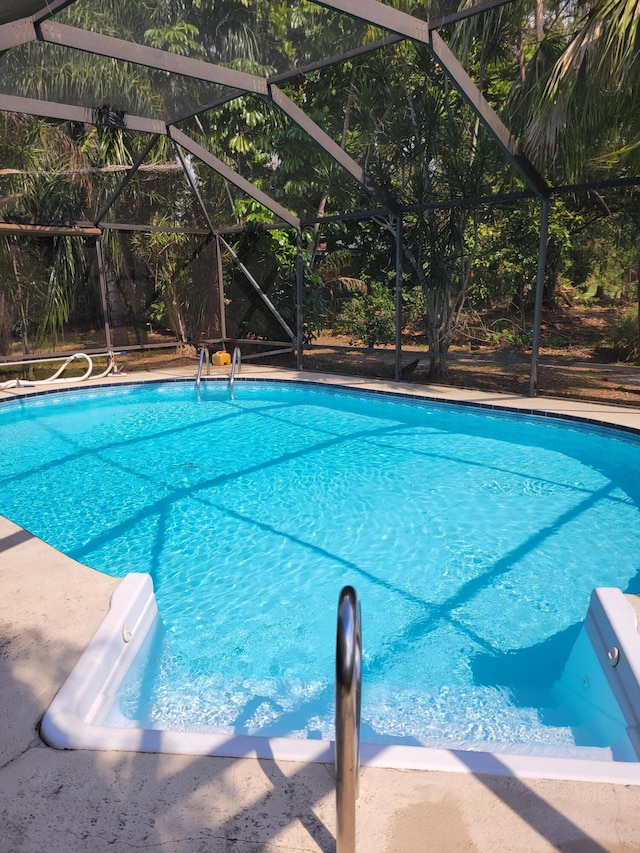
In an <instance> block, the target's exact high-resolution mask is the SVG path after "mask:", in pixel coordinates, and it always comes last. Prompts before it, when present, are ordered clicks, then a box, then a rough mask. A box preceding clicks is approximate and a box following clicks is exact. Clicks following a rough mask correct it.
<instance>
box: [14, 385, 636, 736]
mask: <svg viewBox="0 0 640 853" xmlns="http://www.w3.org/2000/svg"><path fill="white" fill-rule="evenodd" d="M0 441H1V442H2V447H3V448H11V449H10V452H6V451H5V452H4V453H3V464H2V468H1V472H0V512H2V514H4V515H6V516H8V517H9V518H11V519H12V520H14V521H16V522H17V523H18V524H20V525H22V526H23V527H25V528H27V529H28V530H30V531H32V532H33V533H35V534H36V535H38V536H40V537H42V538H43V539H45V540H46V541H48V542H50V543H51V544H52V545H54V546H55V547H57V548H59V549H60V550H62V551H64V552H66V553H67V554H70V555H71V556H72V557H74V558H76V559H78V560H80V561H81V562H83V563H86V564H88V565H90V566H93V567H94V568H96V569H99V570H101V571H104V572H107V573H109V574H112V575H116V576H123V575H125V574H126V573H128V572H131V571H137V572H140V571H142V572H149V573H150V574H151V575H152V577H153V581H154V586H155V589H156V596H157V600H158V606H159V609H160V614H161V617H162V624H161V626H159V628H158V629H157V630H156V631H155V632H154V635H153V637H150V638H149V641H148V643H147V648H146V649H145V654H146V658H145V659H144V663H143V665H141V666H139V667H134V668H133V669H132V671H131V672H130V673H129V675H128V676H127V678H126V679H125V681H124V683H123V685H122V687H121V690H120V692H119V696H118V699H117V702H116V704H115V706H114V708H113V710H112V712H111V715H110V718H109V720H107V722H108V723H111V724H120V725H133V724H134V723H135V721H138V720H147V721H151V722H152V724H153V725H156V726H158V727H162V728H174V729H189V730H193V729H198V728H201V727H214V728H216V729H217V730H221V731H234V732H249V733H260V734H269V735H281V736H287V735H288V736H298V737H319V738H320V737H324V738H331V737H332V736H333V705H332V702H333V654H334V642H335V639H334V638H335V620H336V606H337V598H338V593H339V591H340V589H341V587H342V586H344V585H345V584H352V585H353V586H355V588H356V589H357V590H358V593H359V595H360V598H361V601H362V612H363V678H364V687H363V709H362V713H363V726H362V736H363V740H365V741H374V742H375V741H384V742H389V741H395V740H396V739H397V740H398V742H403V743H423V742H429V743H434V742H435V743H438V742H446V743H447V744H449V745H450V744H452V743H461V742H465V743H469V742H470V743H472V744H473V743H482V744H486V743H489V744H491V743H498V744H499V743H509V744H512V745H513V744H516V745H524V746H527V745H544V746H547V745H548V746H550V747H554V748H559V749H562V748H567V749H570V748H571V747H572V746H573V745H574V744H575V743H576V740H575V734H574V729H576V727H577V726H578V725H579V726H580V732H581V734H580V743H581V744H582V745H585V744H586V745H593V746H596V747H597V746H601V745H602V743H601V735H600V734H598V732H596V731H595V730H594V732H593V733H592V734H591V735H590V734H588V729H589V727H588V726H585V721H584V715H583V709H576V708H573V707H572V706H571V704H566V696H565V691H563V690H562V689H561V686H562V685H561V676H562V672H563V668H564V665H565V663H566V661H567V659H568V657H569V653H570V651H571V649H572V647H573V645H574V643H575V641H576V638H577V636H578V633H579V629H580V626H581V623H582V620H583V619H584V617H585V613H586V609H587V605H588V600H589V595H590V592H591V590H592V589H593V588H594V587H595V586H618V587H620V588H622V589H623V590H625V591H628V592H638V591H640V573H639V568H640V567H639V562H640V560H639V557H638V554H640V523H639V521H640V517H639V508H640V485H639V483H640V477H639V474H640V443H639V442H638V440H637V439H636V437H634V436H631V435H624V434H615V433H613V432H606V431H603V430H595V429H587V428H585V427H582V426H577V425H576V426H572V425H569V424H568V423H566V422H559V421H555V420H552V419H537V420H534V419H532V418H526V417H518V416H510V415H506V414H504V413H499V412H493V413H491V412H486V411H485V412H479V411H476V410H472V409H465V408H456V407H452V406H444V405H438V404H433V403H424V402H417V401H412V400H401V399H399V398H385V397H382V396H367V395H360V394H356V393H353V392H343V391H337V390H331V389H321V388H318V387H309V386H295V385H289V384H277V383H262V384H261V383H257V382H242V383H239V384H238V385H237V386H236V391H235V399H233V400H232V399H230V397H229V393H228V390H227V388H226V383H224V384H223V383H205V384H204V385H203V386H202V388H201V398H200V399H199V398H198V396H197V394H196V391H195V389H194V387H193V384H192V383H189V384H182V383H173V384H166V385H161V384H158V385H156V384H154V385H147V386H132V387H125V388H120V389H117V390H115V389H114V390H106V391H105V390H100V391H90V390H85V391H82V392H72V393H64V394H55V395H50V396H46V397H41V398H37V399H32V400H29V401H25V402H22V403H10V404H6V405H2V406H0ZM585 731H586V732H587V734H586V735H585Z"/></svg>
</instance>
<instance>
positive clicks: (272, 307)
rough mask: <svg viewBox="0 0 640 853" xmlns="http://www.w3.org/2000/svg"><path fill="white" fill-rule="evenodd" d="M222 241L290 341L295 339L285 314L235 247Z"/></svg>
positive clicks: (221, 238)
mask: <svg viewBox="0 0 640 853" xmlns="http://www.w3.org/2000/svg"><path fill="white" fill-rule="evenodd" d="M220 242H221V243H224V246H225V248H226V249H227V251H229V252H230V253H231V257H232V258H233V260H234V261H235V262H236V264H237V265H238V266H239V267H240V269H241V270H242V272H243V273H244V274H245V276H246V279H247V281H248V282H249V283H250V284H251V285H252V286H253V288H254V290H255V291H256V293H257V294H258V296H259V297H260V298H261V299H262V301H263V302H264V304H265V305H266V306H267V308H268V309H269V310H270V311H271V313H272V314H273V316H274V317H275V318H276V320H277V321H278V323H280V325H281V326H282V328H283V329H284V330H285V332H286V333H287V334H288V335H289V340H290V341H295V339H296V336H295V335H294V333H293V332H292V331H291V329H290V328H289V325H288V324H287V322H286V320H285V319H284V318H283V316H282V315H281V314H280V312H279V311H278V309H277V308H276V306H275V305H274V304H273V302H272V301H271V300H270V299H269V297H268V296H267V294H266V293H265V292H264V290H263V289H262V288H261V287H260V285H259V284H258V282H257V281H256V280H255V278H254V277H253V276H252V275H251V273H250V272H249V270H248V269H247V268H246V267H245V265H244V264H243V263H242V261H241V260H240V258H239V257H238V256H237V255H236V253H235V252H234V251H233V249H232V248H231V246H230V245H229V244H228V243H227V241H226V240H225V239H224V238H223V237H220Z"/></svg>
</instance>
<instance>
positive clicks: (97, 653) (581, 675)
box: [41, 573, 640, 785]
mask: <svg viewBox="0 0 640 853" xmlns="http://www.w3.org/2000/svg"><path fill="white" fill-rule="evenodd" d="M157 618H159V617H158V610H157V605H156V600H155V595H154V590H153V583H152V580H151V577H150V576H149V575H146V574H137V573H134V574H129V575H127V576H126V577H125V578H124V579H123V580H122V582H121V583H120V585H119V586H118V588H117V589H116V591H115V592H114V594H113V596H112V599H111V607H110V610H109V613H108V614H107V616H106V617H105V619H104V621H103V622H102V624H101V625H100V627H99V628H98V630H97V632H96V634H95V635H94V637H93V639H92V640H91V642H90V643H89V645H88V647H87V649H86V650H85V651H84V653H83V654H82V656H81V657H80V659H79V661H78V663H77V664H76V666H75V668H74V669H73V671H72V673H71V674H70V675H69V677H68V678H67V680H66V681H65V683H64V684H63V686H62V687H61V689H60V691H59V692H58V694H57V695H56V697H55V698H54V700H53V702H52V703H51V706H50V707H49V709H48V711H47V712H46V714H45V716H44V718H43V720H42V724H41V734H42V737H43V739H44V740H45V741H46V742H47V743H48V744H49V745H50V746H53V747H55V748H57V749H91V750H115V751H118V750H124V751H133V752H164V753H177V754H186V755H220V756H229V757H247V758H275V759H279V760H284V761H297V762H327V763H329V762H331V763H332V762H333V761H334V751H333V743H332V742H330V741H325V740H311V739H309V740H305V739H296V738H273V737H253V736H246V735H233V734H217V733H213V732H210V731H185V732H179V731H161V730H158V729H151V728H149V729H146V728H116V727H109V726H103V725H102V722H103V721H104V720H105V719H106V717H107V714H108V712H109V710H110V708H111V706H112V704H113V701H114V697H115V693H116V691H117V689H118V685H119V684H120V682H121V681H122V678H123V676H124V674H125V673H126V672H127V669H128V668H129V666H130V665H131V663H132V661H133V659H134V658H135V655H136V653H137V651H138V649H139V648H140V646H141V645H142V643H143V641H144V639H145V637H146V636H147V633H148V632H149V630H150V629H151V628H152V626H153V623H154V620H156V619H157ZM637 625H638V622H637V616H636V611H635V609H634V606H632V603H631V598H630V597H629V596H625V595H624V594H623V593H622V592H621V591H620V590H618V589H612V588H599V589H595V590H594V591H593V593H592V595H591V601H590V604H589V609H588V613H587V617H586V620H585V623H584V626H583V629H582V631H581V635H580V637H579V640H580V639H581V641H582V642H583V643H586V642H587V640H588V643H589V646H590V648H589V654H588V655H586V656H583V657H580V658H579V659H578V660H577V661H574V662H573V663H572V675H571V678H573V679H574V681H575V680H576V679H577V680H578V681H579V682H580V684H581V685H583V686H584V684H585V681H586V683H587V684H588V685H591V684H593V685H594V686H595V685H597V684H598V683H602V682H598V679H601V678H602V674H603V673H604V676H605V677H606V681H607V682H608V684H609V686H610V688H611V692H612V693H613V695H614V696H615V700H616V703H617V707H616V709H615V710H616V718H617V720H618V722H617V726H618V729H620V730H621V731H622V732H623V736H622V737H621V739H620V743H619V744H618V745H617V746H616V748H614V749H613V756H614V759H616V760H612V761H606V760H594V759H593V758H589V757H586V758H579V757H569V758H567V757H558V756H555V755H554V754H553V750H548V751H546V752H545V754H533V753H527V754H511V753H508V752H488V751H487V752H482V751H476V750H473V751H472V750H463V749H446V748H430V747H424V746H399V745H385V744H367V743H363V744H362V745H361V764H363V765H369V766H376V767H387V768H399V769H407V770H411V769H413V770H442V771H454V772H470V773H474V774H491V775H508V776H516V777H523V778H542V779H567V780H569V779H571V780H578V781H591V782H615V783H619V784H628V785H640V760H639V758H638V756H639V755H640V733H639V723H640V636H639V635H638V628H637ZM596 659H597V662H596ZM614 664H615V665H614ZM585 666H589V667H591V669H592V670H593V667H594V666H597V668H598V672H593V671H591V672H584V671H583V669H584V667H585ZM581 667H582V669H581ZM595 692H598V691H595ZM600 692H602V691H600ZM594 698H595V699H596V701H597V699H598V697H597V696H596V697H594ZM606 715H607V714H606V711H605V712H604V716H606ZM576 752H577V753H579V749H577V750H576ZM587 754H588V751H586V752H585V755H587Z"/></svg>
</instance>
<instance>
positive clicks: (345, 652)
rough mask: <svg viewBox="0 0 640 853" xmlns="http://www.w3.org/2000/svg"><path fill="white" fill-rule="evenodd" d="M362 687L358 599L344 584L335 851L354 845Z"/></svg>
mask: <svg viewBox="0 0 640 853" xmlns="http://www.w3.org/2000/svg"><path fill="white" fill-rule="evenodd" d="M361 690H362V630H361V626H360V602H359V600H358V595H357V593H356V591H355V589H354V588H353V587H352V586H345V587H344V589H343V590H342V592H341V593H340V599H339V602H338V628H337V632H336V740H335V761H336V811H337V833H336V853H355V849H356V799H357V798H358V774H359V770H360V705H361Z"/></svg>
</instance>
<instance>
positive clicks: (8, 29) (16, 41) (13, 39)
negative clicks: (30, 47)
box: [0, 19, 36, 51]
mask: <svg viewBox="0 0 640 853" xmlns="http://www.w3.org/2000/svg"><path fill="white" fill-rule="evenodd" d="M35 39H36V31H35V29H34V26H33V22H32V21H30V20H28V19H26V20H22V21H13V22H12V23H10V24H2V26H0V51H3V50H9V49H10V48H12V47H18V46H19V45H21V44H27V42H30V41H35Z"/></svg>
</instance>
